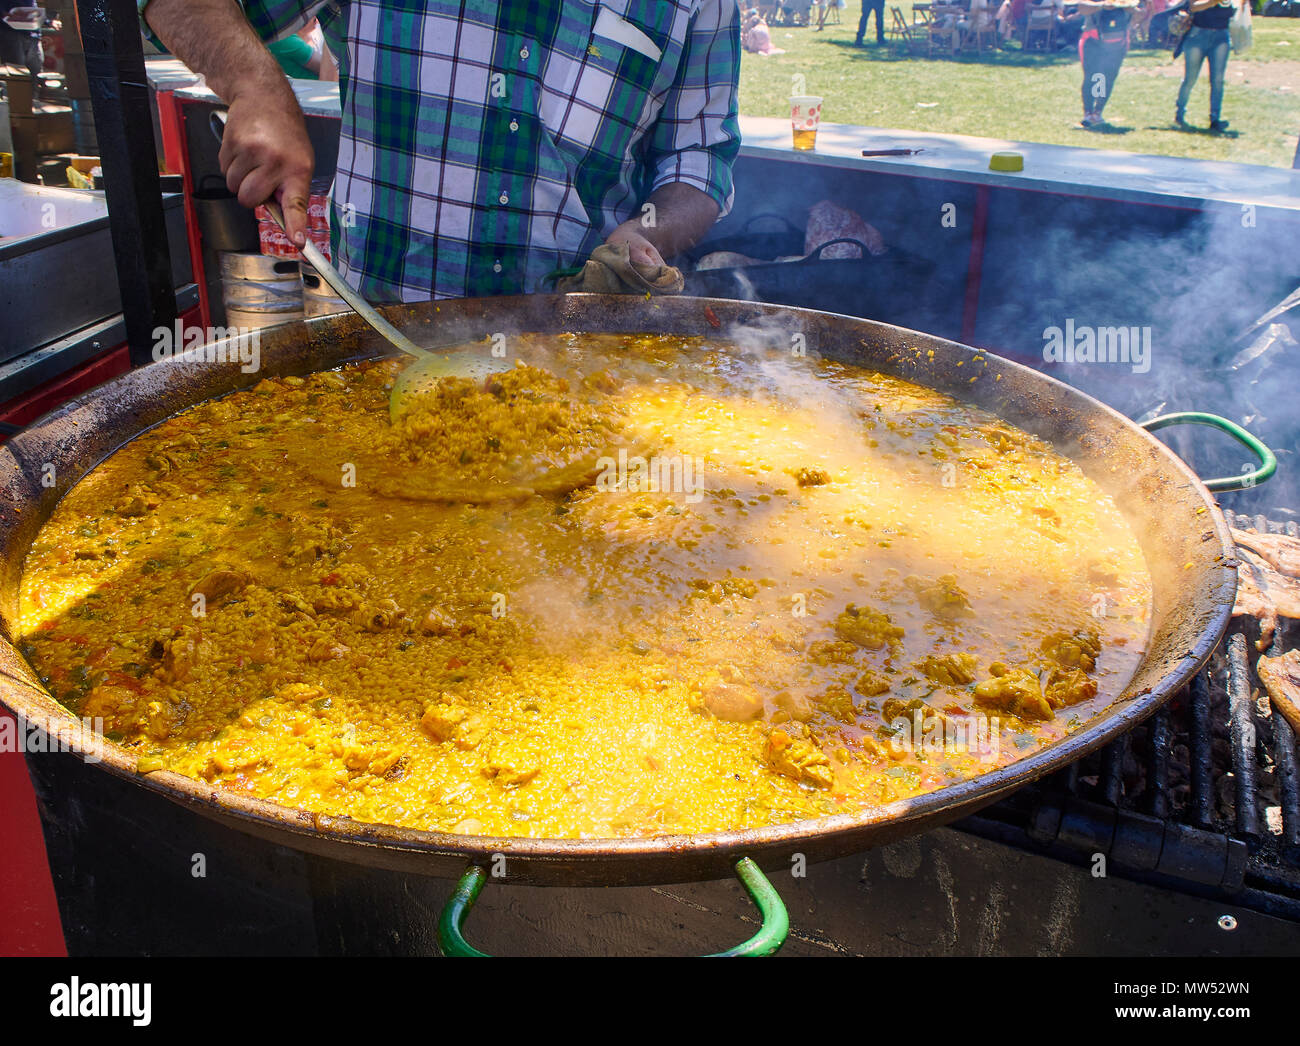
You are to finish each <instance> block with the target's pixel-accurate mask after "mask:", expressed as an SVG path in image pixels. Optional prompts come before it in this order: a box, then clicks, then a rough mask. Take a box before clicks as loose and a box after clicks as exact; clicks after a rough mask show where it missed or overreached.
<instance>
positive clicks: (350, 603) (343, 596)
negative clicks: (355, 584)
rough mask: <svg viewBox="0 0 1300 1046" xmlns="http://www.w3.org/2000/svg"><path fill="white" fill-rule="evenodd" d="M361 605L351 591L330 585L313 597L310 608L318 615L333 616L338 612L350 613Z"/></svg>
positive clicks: (359, 600) (358, 597)
mask: <svg viewBox="0 0 1300 1046" xmlns="http://www.w3.org/2000/svg"><path fill="white" fill-rule="evenodd" d="M360 605H361V597H360V596H359V595H357V594H356V593H355V592H353V591H352V590H351V589H347V588H340V587H338V586H334V585H331V586H330V587H328V588H325V589H323V590H322V591H321V593H320V594H319V595H316V596H313V597H312V600H311V607H312V609H313V610H314V611H316V613H318V614H333V613H338V612H339V611H344V612H346V613H349V614H350V613H351V612H352V611H354V610H356V609H357V607H359V606H360Z"/></svg>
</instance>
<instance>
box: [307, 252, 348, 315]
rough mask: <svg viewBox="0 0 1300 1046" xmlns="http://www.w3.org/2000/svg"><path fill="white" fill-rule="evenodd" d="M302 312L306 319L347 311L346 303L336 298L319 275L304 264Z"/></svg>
mask: <svg viewBox="0 0 1300 1046" xmlns="http://www.w3.org/2000/svg"><path fill="white" fill-rule="evenodd" d="M302 311H303V315H304V316H308V317H311V316H329V315H332V314H333V313H336V312H347V311H348V303H347V302H345V301H344V300H343V299H342V298H340V297H338V296H337V295H336V294H335V293H334V291H333V290H332V289H331V287H330V285H329V284H328V283H326V282H325V281H324V280H322V279H321V278H320V274H319V273H318V272H317V271H316V270H315V269H313V268H312V267H311V266H310V265H308V264H306V263H305V262H304V263H303V266H302Z"/></svg>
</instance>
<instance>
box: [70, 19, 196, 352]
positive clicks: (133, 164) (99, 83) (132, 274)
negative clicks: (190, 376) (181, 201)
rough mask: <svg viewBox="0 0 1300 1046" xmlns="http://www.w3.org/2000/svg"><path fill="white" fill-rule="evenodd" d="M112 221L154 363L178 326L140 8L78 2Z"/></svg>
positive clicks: (129, 309)
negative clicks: (158, 347) (157, 343)
mask: <svg viewBox="0 0 1300 1046" xmlns="http://www.w3.org/2000/svg"><path fill="white" fill-rule="evenodd" d="M77 14H78V18H79V21H80V25H81V41H82V46H83V47H84V49H85V52H86V75H87V79H88V80H89V83H90V98H91V104H92V106H93V108H94V112H95V134H96V137H97V138H98V139H99V157H100V164H101V166H102V167H103V170H104V190H105V196H106V197H107V200H108V222H109V228H110V230H111V232H112V234H113V252H114V254H116V255H117V279H118V285H119V287H120V289H121V294H122V315H123V318H124V320H125V322H126V337H127V343H128V345H129V346H130V352H131V364H132V366H140V365H141V364H145V363H148V362H150V360H151V359H152V358H153V357H152V351H153V344H154V330H155V329H156V328H159V327H163V328H166V329H168V330H170V329H171V328H172V326H173V324H174V323H175V320H176V297H175V290H174V288H173V287H172V275H171V274H172V263H171V252H170V250H169V249H168V246H167V229H166V226H165V224H164V222H163V209H162V189H161V186H160V183H159V180H158V164H157V151H156V148H155V145H154V135H153V116H152V112H151V108H150V103H149V82H148V79H147V78H146V76H145V69H144V47H143V44H142V42H141V36H140V26H139V20H138V18H137V15H136V5H135V4H134V3H132V2H131V0H77Z"/></svg>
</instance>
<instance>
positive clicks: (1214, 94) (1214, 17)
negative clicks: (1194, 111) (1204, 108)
mask: <svg viewBox="0 0 1300 1046" xmlns="http://www.w3.org/2000/svg"><path fill="white" fill-rule="evenodd" d="M1188 10H1190V11H1191V12H1192V27H1191V28H1190V29H1189V30H1187V35H1186V36H1184V37H1183V39H1182V42H1181V43H1180V44H1179V47H1180V48H1181V50H1182V53H1183V82H1182V85H1181V86H1180V87H1179V88H1178V103H1177V107H1176V108H1175V110H1174V123H1176V124H1178V126H1179V127H1186V126H1187V119H1186V117H1187V101H1188V99H1189V98H1191V96H1192V88H1193V87H1195V86H1196V78H1197V77H1198V76H1199V75H1200V73H1201V62H1202V61H1208V62H1209V63H1210V130H1211V131H1214V132H1215V133H1216V134H1217V133H1219V132H1221V131H1226V130H1227V129H1228V121H1227V120H1223V119H1221V118H1220V116H1221V114H1222V108H1223V77H1224V73H1225V72H1226V71H1227V69H1228V52H1229V51H1231V50H1232V35H1231V34H1230V33H1229V32H1228V26H1229V24H1230V23H1231V22H1232V16H1233V15H1235V14H1236V13H1237V4H1236V2H1235V0H1192V2H1191V4H1190V5H1189V6H1188ZM1174 57H1175V58H1177V57H1178V51H1177V50H1175V51H1174Z"/></svg>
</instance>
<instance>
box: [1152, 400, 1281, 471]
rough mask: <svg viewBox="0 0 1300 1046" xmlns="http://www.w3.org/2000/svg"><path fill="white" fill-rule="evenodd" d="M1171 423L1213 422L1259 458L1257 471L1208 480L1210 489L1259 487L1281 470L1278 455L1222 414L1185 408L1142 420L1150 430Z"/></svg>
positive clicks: (1209, 423) (1214, 425) (1203, 423)
mask: <svg viewBox="0 0 1300 1046" xmlns="http://www.w3.org/2000/svg"><path fill="white" fill-rule="evenodd" d="M1170 425H1211V426H1213V427H1214V428H1216V429H1219V430H1220V431H1222V432H1226V433H1227V434H1228V435H1229V436H1231V437H1232V438H1233V439H1235V440H1236V441H1237V442H1238V443H1240V444H1242V446H1244V447H1245V448H1246V449H1247V450H1249V451H1250V452H1251V453H1252V454H1254V455H1255V457H1257V458H1258V459H1259V468H1257V469H1255V471H1254V472H1246V473H1243V474H1242V475H1240V476H1223V477H1221V478H1220V479H1207V480H1204V481H1203V482H1204V483H1205V487H1206V489H1207V490H1245V489H1247V488H1248V487H1257V486H1259V485H1260V484H1261V483H1263V482H1264V481H1265V480H1266V479H1268V478H1269V477H1270V476H1272V475H1273V473H1274V472H1276V471H1277V455H1275V454H1274V453H1273V452H1272V451H1271V450H1269V449H1268V447H1266V446H1264V444H1263V443H1262V442H1260V441H1259V440H1258V439H1257V438H1256V437H1254V436H1252V435H1251V434H1250V433H1249V432H1247V431H1246V430H1245V429H1243V428H1242V427H1241V426H1240V425H1238V424H1237V423H1236V422H1235V421H1229V420H1228V419H1227V418H1221V417H1219V416H1218V415H1217V414H1205V413H1203V412H1202V411H1199V410H1185V411H1182V412H1181V413H1178V414H1162V415H1160V417H1158V418H1152V419H1151V420H1150V421H1144V422H1142V427H1143V428H1144V429H1146V430H1147V431H1148V432H1155V431H1156V429H1164V428H1168V427H1169V426H1170Z"/></svg>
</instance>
